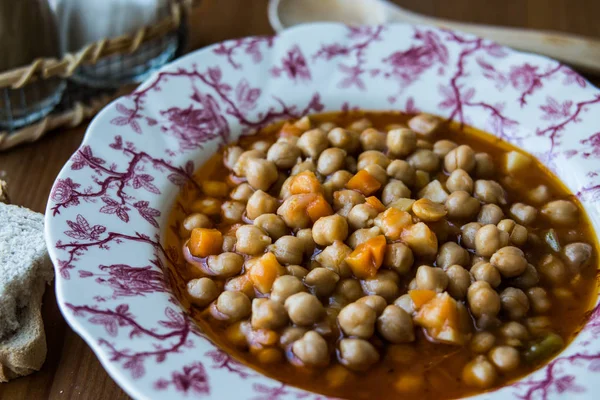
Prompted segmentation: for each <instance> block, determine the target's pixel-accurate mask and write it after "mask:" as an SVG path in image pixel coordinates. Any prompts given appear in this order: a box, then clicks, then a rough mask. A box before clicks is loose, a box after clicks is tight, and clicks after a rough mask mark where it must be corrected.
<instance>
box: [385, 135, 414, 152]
mask: <svg viewBox="0 0 600 400" xmlns="http://www.w3.org/2000/svg"><path fill="white" fill-rule="evenodd" d="M386 144H387V148H388V150H389V153H390V154H391V155H392V156H394V157H406V156H408V155H409V154H411V153H412V152H413V151H415V150H416V148H417V135H416V134H415V132H413V131H411V130H410V129H407V128H398V129H392V130H390V131H389V132H388V133H387V140H386Z"/></svg>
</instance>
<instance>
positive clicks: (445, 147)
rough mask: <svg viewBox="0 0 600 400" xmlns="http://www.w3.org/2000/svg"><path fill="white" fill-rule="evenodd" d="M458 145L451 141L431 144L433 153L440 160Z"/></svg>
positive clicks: (439, 141)
mask: <svg viewBox="0 0 600 400" xmlns="http://www.w3.org/2000/svg"><path fill="white" fill-rule="evenodd" d="M457 147H458V145H457V144H456V143H454V142H453V141H451V140H445V139H443V140H438V141H437V142H435V143H434V144H433V152H434V153H435V154H437V155H438V156H439V157H440V158H443V157H446V154H448V153H450V151H452V150H454V149H455V148H457Z"/></svg>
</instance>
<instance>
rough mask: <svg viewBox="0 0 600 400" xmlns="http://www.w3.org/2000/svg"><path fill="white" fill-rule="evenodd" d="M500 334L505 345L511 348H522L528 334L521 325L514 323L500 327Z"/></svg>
mask: <svg viewBox="0 0 600 400" xmlns="http://www.w3.org/2000/svg"><path fill="white" fill-rule="evenodd" d="M500 333H501V334H502V336H504V338H505V339H506V343H507V344H508V345H511V346H513V345H514V346H522V345H523V343H524V342H525V341H526V340H527V339H528V338H529V332H527V328H525V326H524V325H523V324H520V323H518V322H515V321H510V322H507V323H505V324H504V325H502V326H501V327H500Z"/></svg>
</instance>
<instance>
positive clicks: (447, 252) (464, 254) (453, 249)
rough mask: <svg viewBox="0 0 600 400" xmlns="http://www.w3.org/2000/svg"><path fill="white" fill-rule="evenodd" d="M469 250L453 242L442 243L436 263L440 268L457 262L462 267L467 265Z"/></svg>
mask: <svg viewBox="0 0 600 400" xmlns="http://www.w3.org/2000/svg"><path fill="white" fill-rule="evenodd" d="M469 262H470V258H469V252H468V251H467V250H465V249H463V248H462V247H461V246H460V245H458V244H457V243H454V242H446V243H444V244H443V245H442V246H441V247H440V249H439V251H438V254H437V258H436V264H437V266H438V267H440V268H442V269H444V270H445V269H446V268H448V267H449V266H451V265H454V264H458V265H461V266H463V267H466V266H467V265H469Z"/></svg>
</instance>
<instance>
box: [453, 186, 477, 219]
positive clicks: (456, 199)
mask: <svg viewBox="0 0 600 400" xmlns="http://www.w3.org/2000/svg"><path fill="white" fill-rule="evenodd" d="M445 204H446V209H447V210H448V218H458V219H470V218H473V217H474V216H475V215H477V213H478V212H479V208H480V207H481V204H479V201H477V199H475V198H474V197H471V195H470V194H469V193H467V192H463V191H462V190H459V191H456V192H452V193H450V195H449V196H448V198H447V199H446V202H445Z"/></svg>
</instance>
